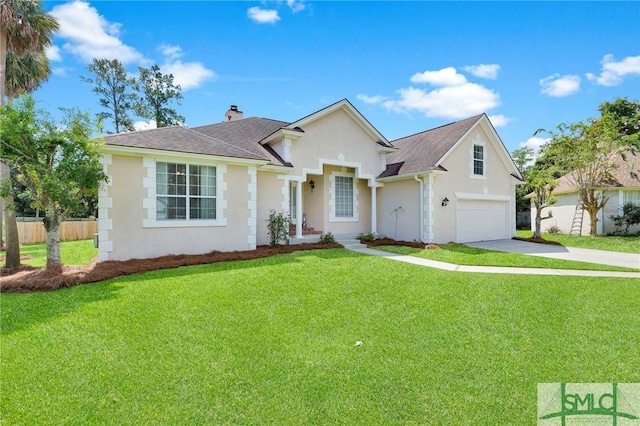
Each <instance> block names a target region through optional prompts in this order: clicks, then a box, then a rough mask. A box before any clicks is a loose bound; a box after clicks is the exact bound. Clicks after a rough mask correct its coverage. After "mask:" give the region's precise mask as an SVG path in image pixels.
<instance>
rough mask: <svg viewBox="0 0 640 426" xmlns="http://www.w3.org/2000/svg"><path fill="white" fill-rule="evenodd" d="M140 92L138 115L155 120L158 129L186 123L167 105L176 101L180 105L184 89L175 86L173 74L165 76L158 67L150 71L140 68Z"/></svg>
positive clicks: (137, 106)
mask: <svg viewBox="0 0 640 426" xmlns="http://www.w3.org/2000/svg"><path fill="white" fill-rule="evenodd" d="M138 69H139V70H140V77H139V78H138V87H137V89H138V91H139V92H140V93H141V96H140V97H139V98H138V103H137V105H136V108H135V109H136V114H137V115H139V116H140V117H144V118H146V119H149V120H155V122H156V126H157V127H167V126H173V125H180V124H182V123H184V117H183V116H181V115H179V114H178V113H177V112H176V110H175V109H173V108H169V107H168V106H167V105H168V104H169V103H170V102H172V101H176V102H177V103H178V105H180V102H179V101H180V99H182V93H181V92H180V91H181V90H182V88H181V87H180V85H175V84H173V74H163V73H162V72H160V68H159V67H158V66H157V65H153V66H152V67H151V68H150V69H149V68H143V67H139V68H138Z"/></svg>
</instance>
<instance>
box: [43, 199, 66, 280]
mask: <svg viewBox="0 0 640 426" xmlns="http://www.w3.org/2000/svg"><path fill="white" fill-rule="evenodd" d="M44 228H45V229H46V231H47V269H61V268H62V259H61V257H60V216H59V215H58V212H57V211H56V209H55V206H54V205H53V203H49V205H48V206H47V208H46V214H45V218H44Z"/></svg>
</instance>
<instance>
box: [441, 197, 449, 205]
mask: <svg viewBox="0 0 640 426" xmlns="http://www.w3.org/2000/svg"><path fill="white" fill-rule="evenodd" d="M447 204H449V199H448V198H447V197H444V198H443V199H442V207H447Z"/></svg>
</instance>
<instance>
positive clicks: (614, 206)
mask: <svg viewBox="0 0 640 426" xmlns="http://www.w3.org/2000/svg"><path fill="white" fill-rule="evenodd" d="M633 173H640V154H638V155H635V156H633V155H628V156H627V157H626V161H625V160H623V159H622V157H620V156H617V157H616V168H615V169H614V170H613V171H612V172H611V174H612V178H611V179H608V180H606V181H603V182H602V184H601V186H600V187H599V188H598V189H599V192H602V193H604V196H605V197H608V201H607V203H606V204H605V206H604V208H602V209H601V210H600V211H599V212H598V216H597V217H598V225H597V226H598V235H605V234H607V233H609V232H612V231H615V225H614V223H613V220H611V218H610V217H611V216H618V215H621V214H622V206H624V205H625V204H626V203H634V204H638V205H640V180H638V179H636V178H635V177H633ZM552 195H553V196H554V197H555V198H556V200H557V202H556V203H555V204H552V205H551V206H550V207H547V208H546V209H545V210H543V211H542V216H543V217H544V216H547V214H548V212H549V211H551V214H552V217H551V218H550V219H546V220H544V221H543V222H542V231H543V232H545V231H547V230H548V229H549V228H551V227H555V228H556V229H558V230H559V231H560V232H561V233H563V234H575V235H589V230H590V228H591V218H590V217H589V213H587V211H586V210H583V209H582V203H581V202H580V196H579V194H578V191H577V190H576V189H575V188H574V187H573V186H572V185H571V184H570V182H569V180H568V179H567V177H566V175H565V176H563V177H561V178H560V179H558V186H557V187H556V188H555V189H554V190H553V193H552ZM535 216H536V208H535V206H534V205H533V203H532V205H531V217H535ZM534 227H535V224H532V226H531V230H532V231H533V230H535V229H534ZM636 232H640V226H634V227H632V228H629V233H636Z"/></svg>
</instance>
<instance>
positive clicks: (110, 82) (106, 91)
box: [80, 58, 137, 133]
mask: <svg viewBox="0 0 640 426" xmlns="http://www.w3.org/2000/svg"><path fill="white" fill-rule="evenodd" d="M87 69H88V70H89V71H91V72H92V73H93V74H94V75H95V77H93V78H91V77H84V76H81V77H80V78H81V79H82V81H85V82H87V83H89V84H92V85H93V89H92V90H93V92H94V93H96V94H98V96H100V106H102V107H103V108H104V109H105V110H104V111H103V112H101V113H99V114H98V117H99V118H100V120H105V119H108V118H110V119H111V120H112V122H113V128H114V131H115V133H120V132H121V131H123V130H133V120H132V119H131V118H130V117H129V115H128V111H132V110H133V108H134V106H135V102H136V99H137V97H136V95H135V93H132V92H131V89H132V88H133V87H135V83H136V79H135V78H132V77H128V76H127V72H126V71H125V69H124V66H123V65H122V62H120V61H119V60H117V59H111V60H109V59H95V58H94V59H93V62H92V63H91V64H89V65H88V66H87ZM109 133H111V132H109Z"/></svg>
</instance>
